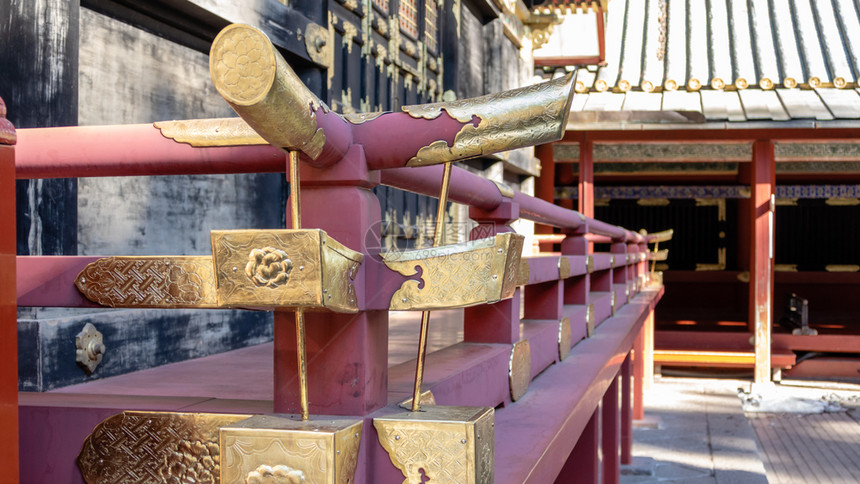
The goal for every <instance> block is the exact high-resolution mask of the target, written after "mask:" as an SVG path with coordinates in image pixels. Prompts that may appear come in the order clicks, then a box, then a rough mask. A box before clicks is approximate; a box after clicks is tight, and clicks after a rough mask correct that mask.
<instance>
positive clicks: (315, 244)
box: [212, 229, 364, 312]
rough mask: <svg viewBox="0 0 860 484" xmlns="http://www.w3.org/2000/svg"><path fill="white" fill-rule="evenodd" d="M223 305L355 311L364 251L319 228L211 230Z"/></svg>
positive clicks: (219, 294) (220, 301)
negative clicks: (361, 252) (335, 238)
mask: <svg viewBox="0 0 860 484" xmlns="http://www.w3.org/2000/svg"><path fill="white" fill-rule="evenodd" d="M212 253H213V255H214V259H215V275H216V280H217V287H218V305H219V306H220V307H281V308H299V307H301V308H305V309H328V310H331V311H336V312H356V311H358V304H357V302H356V294H355V287H354V286H353V283H352V281H353V279H354V278H355V275H356V273H357V271H358V268H359V265H360V264H361V262H362V261H363V259H364V256H363V255H362V254H360V253H358V252H355V251H353V250H351V249H348V248H347V247H345V246H344V245H343V244H341V243H339V242H337V241H336V240H334V239H333V238H331V237H329V236H328V234H326V233H325V232H324V231H322V230H319V229H293V230H225V231H212Z"/></svg>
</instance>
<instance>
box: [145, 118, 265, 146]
mask: <svg viewBox="0 0 860 484" xmlns="http://www.w3.org/2000/svg"><path fill="white" fill-rule="evenodd" d="M153 126H155V127H156V128H158V129H159V130H161V135H162V136H164V137H165V138H170V139H172V140H174V141H176V142H177V143H188V144H190V145H191V146H197V147H204V146H239V145H267V144H269V142H268V141H266V140H264V139H263V138H262V137H261V136H260V135H259V134H257V132H256V131H254V128H252V127H250V126H249V125H248V123H246V122H245V121H244V120H243V119H242V118H220V119H187V120H183V121H158V122H155V123H153Z"/></svg>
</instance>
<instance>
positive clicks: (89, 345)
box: [75, 323, 106, 374]
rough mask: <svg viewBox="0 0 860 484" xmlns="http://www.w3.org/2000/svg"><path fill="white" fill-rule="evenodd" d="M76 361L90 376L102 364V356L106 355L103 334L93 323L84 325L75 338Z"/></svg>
mask: <svg viewBox="0 0 860 484" xmlns="http://www.w3.org/2000/svg"><path fill="white" fill-rule="evenodd" d="M75 348H77V349H76V350H75V361H76V362H77V363H78V364H79V365H81V367H83V368H84V369H85V370H86V371H87V373H88V374H92V373H93V372H94V371H96V367H98V366H99V363H101V362H102V356H104V353H105V349H106V348H105V345H104V342H103V340H102V334H101V333H100V332H99V330H97V329H96V327H95V326H93V325H92V323H87V324H85V325H84V329H82V330H81V332H80V333H78V334H77V335H76V336H75Z"/></svg>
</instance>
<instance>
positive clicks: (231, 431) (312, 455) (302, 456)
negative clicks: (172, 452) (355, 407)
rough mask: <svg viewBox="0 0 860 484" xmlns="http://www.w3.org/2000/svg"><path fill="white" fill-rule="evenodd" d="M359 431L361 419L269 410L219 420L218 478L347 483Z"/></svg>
mask: <svg viewBox="0 0 860 484" xmlns="http://www.w3.org/2000/svg"><path fill="white" fill-rule="evenodd" d="M361 430H362V421H361V420H351V419H344V418H331V419H330V418H324V417H318V418H315V419H314V420H304V421H303V420H298V419H291V418H285V417H281V416H273V415H255V416H253V417H251V418H249V419H247V420H243V421H241V422H236V423H234V424H231V425H225V426H223V427H222V428H221V432H220V435H221V482H223V483H233V482H236V483H241V482H260V483H265V482H272V483H276V482H277V483H280V482H283V483H288V482H290V483H292V482H295V483H305V482H306V483H312V482H313V483H317V482H318V483H323V484H346V483H350V482H353V479H354V475H355V468H356V465H357V463H358V449H359V444H360V443H361ZM279 473H280V477H281V479H277V477H279V476H278V474H279ZM266 477H270V479H268V480H267V479H265V478H266ZM255 478H257V479H258V480H255Z"/></svg>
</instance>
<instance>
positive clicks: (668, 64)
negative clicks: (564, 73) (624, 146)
mask: <svg viewBox="0 0 860 484" xmlns="http://www.w3.org/2000/svg"><path fill="white" fill-rule="evenodd" d="M858 9H860V5H858V3H857V2H855V1H854V0H744V1H741V0H737V1H736V0H712V1H704V0H613V1H612V2H611V3H610V4H609V8H608V18H607V30H606V49H607V50H606V65H605V66H602V67H599V68H598V69H596V71H595V70H594V69H579V70H578V72H577V76H576V90H577V92H578V93H580V96H577V97H578V99H577V97H575V98H574V108H573V109H574V111H607V110H609V111H612V110H625V111H660V110H663V111H676V110H678V111H699V112H701V113H703V114H704V117H705V118H706V120H707V121H709V122H713V121H729V122H732V121H756V120H759V121H791V120H804V119H805V120H814V121H815V122H820V121H824V122H827V121H831V120H840V119H860V93H858V89H857V87H858V78H860V11H858Z"/></svg>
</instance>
